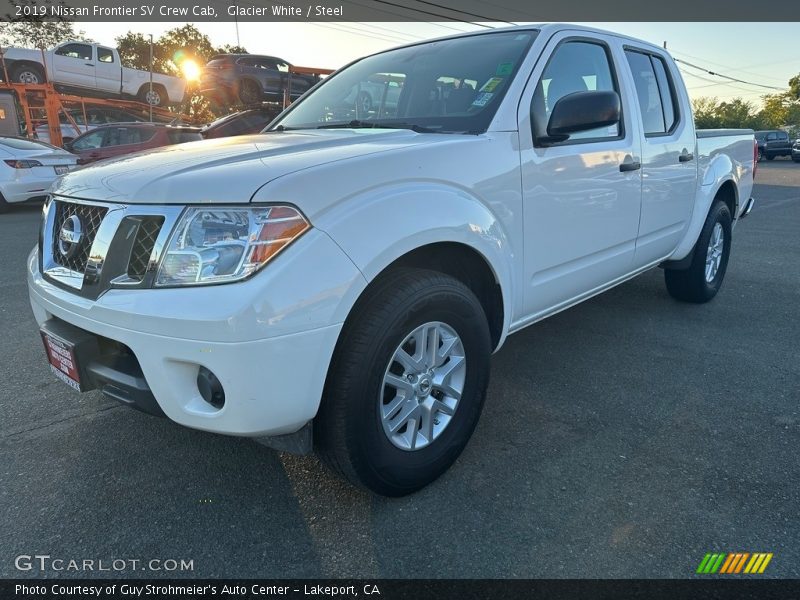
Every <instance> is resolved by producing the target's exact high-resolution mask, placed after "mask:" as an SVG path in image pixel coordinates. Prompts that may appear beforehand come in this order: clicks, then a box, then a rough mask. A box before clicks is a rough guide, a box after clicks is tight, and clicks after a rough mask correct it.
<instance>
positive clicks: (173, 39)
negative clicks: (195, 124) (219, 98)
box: [116, 24, 247, 122]
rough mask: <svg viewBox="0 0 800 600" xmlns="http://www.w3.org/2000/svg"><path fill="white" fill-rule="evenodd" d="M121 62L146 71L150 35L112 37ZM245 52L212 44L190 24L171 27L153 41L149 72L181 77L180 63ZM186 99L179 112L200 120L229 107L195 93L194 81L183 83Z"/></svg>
mask: <svg viewBox="0 0 800 600" xmlns="http://www.w3.org/2000/svg"><path fill="white" fill-rule="evenodd" d="M116 42H117V49H118V50H119V54H120V59H121V60H122V63H123V64H124V65H126V66H128V67H131V68H134V69H142V70H144V71H147V70H148V69H149V68H150V66H149V65H150V37H149V36H145V35H143V34H141V33H133V32H128V33H126V34H125V35H123V36H120V37H118V38H116ZM229 53H235V54H246V53H247V50H246V49H244V48H242V47H240V46H231V45H225V46H221V47H215V46H214V45H213V44H212V43H211V40H210V39H209V38H208V36H207V35H205V34H204V33H202V32H201V31H200V30H198V29H197V27H195V26H194V25H192V24H186V25H182V26H181V27H175V28H174V29H170V30H169V31H166V32H164V34H163V35H162V36H161V37H159V38H157V39H155V40H154V41H153V71H154V72H157V73H163V74H165V75H174V76H177V77H181V76H182V75H183V74H182V72H181V65H182V64H183V63H184V62H185V61H187V60H191V61H194V62H195V63H196V64H197V65H199V66H201V67H202V66H203V65H204V64H206V63H207V62H208V61H209V60H210V59H211V57H212V56H214V55H216V54H229ZM187 85H188V94H187V98H188V99H187V101H186V103H185V104H184V105H183V106H182V107H181V109H182V111H184V112H185V113H186V114H188V115H189V116H190V117H191V118H192V119H194V120H196V121H200V122H206V121H211V120H213V119H215V118H217V117H218V116H222V115H224V114H227V113H228V112H230V110H231V107H227V106H215V105H213V104H212V103H211V102H209V101H208V99H206V98H205V97H203V96H201V95H200V94H199V91H198V89H197V82H192V81H190V82H187Z"/></svg>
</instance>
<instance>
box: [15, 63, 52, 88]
mask: <svg viewBox="0 0 800 600" xmlns="http://www.w3.org/2000/svg"><path fill="white" fill-rule="evenodd" d="M11 80H12V81H13V82H14V83H25V84H38V83H44V82H45V79H44V71H43V70H42V68H41V67H37V66H36V65H19V66H17V67H14V70H13V71H12V73H11Z"/></svg>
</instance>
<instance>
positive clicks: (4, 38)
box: [0, 0, 84, 49]
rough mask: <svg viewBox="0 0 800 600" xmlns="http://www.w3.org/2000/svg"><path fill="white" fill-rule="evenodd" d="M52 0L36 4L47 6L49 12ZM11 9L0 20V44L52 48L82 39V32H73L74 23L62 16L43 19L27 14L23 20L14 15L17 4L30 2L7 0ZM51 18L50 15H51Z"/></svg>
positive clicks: (22, 4)
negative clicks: (62, 43) (1, 20)
mask: <svg viewBox="0 0 800 600" xmlns="http://www.w3.org/2000/svg"><path fill="white" fill-rule="evenodd" d="M52 4H53V2H52V0H44V1H43V2H40V3H39V4H37V5H36V6H38V7H47V10H48V12H49V10H50V6H51V5H52ZM9 5H10V7H11V11H10V12H9V13H6V14H5V15H4V16H3V22H0V45H3V46H22V47H24V48H42V49H46V48H52V47H53V46H55V45H56V44H60V43H61V42H67V41H70V40H75V39H83V36H84V32H83V31H80V32H77V33H76V32H75V26H74V24H73V23H72V22H71V21H69V20H67V19H64V18H56V19H54V20H46V21H45V20H44V18H43V17H38V16H28V17H25V18H24V20H23V18H22V17H17V16H16V10H17V6H29V5H30V3H27V2H20V1H19V0H9ZM51 18H52V17H51Z"/></svg>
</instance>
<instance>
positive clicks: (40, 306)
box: [28, 25, 756, 495]
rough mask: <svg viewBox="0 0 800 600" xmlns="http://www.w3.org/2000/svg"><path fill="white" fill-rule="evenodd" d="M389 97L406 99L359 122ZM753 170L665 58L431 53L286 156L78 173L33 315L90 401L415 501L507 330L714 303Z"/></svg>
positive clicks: (277, 139) (140, 162)
mask: <svg viewBox="0 0 800 600" xmlns="http://www.w3.org/2000/svg"><path fill="white" fill-rule="evenodd" d="M376 81H378V82H383V85H385V86H386V89H387V93H386V94H383V95H382V97H383V99H386V98H387V97H389V96H390V95H391V96H393V98H394V99H393V101H392V102H391V103H388V102H382V101H380V100H376V101H375V102H373V103H372V105H371V106H370V108H369V110H364V107H363V106H361V105H360V104H359V103H353V102H349V101H347V99H348V98H351V97H353V95H354V90H355V94H356V95H357V93H358V89H359V87H360V86H362V85H368V86H369V88H370V90H372V91H374V88H375V85H376V83H375V82H376ZM389 86H392V87H394V88H398V89H396V90H394V91H393V92H392V94H389V93H388V89H389ZM754 150H755V144H754V139H753V132H752V131H749V130H746V131H745V130H735V131H734V130H725V131H701V132H696V131H695V128H694V123H693V120H692V113H691V108H690V103H689V98H688V96H687V93H686V89H685V87H684V85H683V82H682V80H681V77H680V73H679V71H678V69H677V68H676V65H675V63H674V62H673V60H672V59H671V58H670V56H669V55H668V54H667V53H666V52H665V51H664V50H663V49H661V48H659V47H657V46H653V45H651V44H649V43H646V42H642V41H638V40H635V39H630V38H627V37H623V36H620V35H616V34H613V33H607V32H603V31H598V30H594V29H588V28H582V27H574V26H569V25H543V26H523V27H515V28H510V29H498V30H492V31H488V32H480V33H467V34H463V35H458V36H455V37H450V38H445V39H440V40H436V41H431V42H422V43H417V44H411V45H408V46H405V47H402V48H398V49H394V50H389V51H386V52H381V53H379V54H375V55H373V56H369V57H367V58H363V59H361V60H358V61H355V62H353V63H352V64H350V65H349V66H347V67H345V68H343V69H341V70H340V71H338V72H336V73H335V74H334V75H332V76H331V77H329V78H328V79H326V80H324V81H323V82H321V83H320V84H318V85H317V86H315V87H314V88H313V89H312V90H310V91H309V92H308V93H307V94H305V95H304V96H303V97H302V98H301V99H300V100H299V101H298V102H296V103H294V104H293V105H292V106H291V107H290V108H289V109H288V110H286V111H285V112H283V113H282V115H280V116H279V117H278V118H277V119H276V120H275V121H273V122H272V123H271V124H270V126H269V127H268V128H267V130H266V131H265V132H264V133H262V134H259V135H253V136H243V137H236V138H228V139H221V140H208V141H203V142H196V143H189V144H182V145H178V146H170V147H168V148H164V149H163V150H157V151H152V152H149V153H146V154H140V155H133V156H128V157H125V158H123V159H120V160H112V161H107V162H103V163H100V164H98V165H96V166H91V167H89V168H86V169H83V170H79V171H76V172H73V173H70V174H68V175H66V176H64V177H63V178H62V179H60V180H59V181H58V182H57V183H56V184H55V186H54V188H53V189H52V194H51V197H50V199H49V201H48V202H47V204H46V206H45V208H44V213H43V221H42V227H41V236H40V240H39V244H38V246H37V247H36V248H35V249H34V250H33V251H32V252H31V254H30V257H29V260H28V284H29V287H30V298H31V305H32V307H33V312H34V314H35V316H36V319H37V321H38V322H39V324H40V326H41V331H42V336H43V339H44V343H45V347H46V350H47V354H48V358H49V361H50V363H51V366H52V370H53V371H54V373H55V374H56V375H58V377H60V378H61V379H63V380H64V381H65V382H66V383H68V384H69V385H71V386H72V387H73V388H75V389H79V390H90V389H100V390H102V391H103V392H104V393H105V394H107V395H109V396H111V397H113V398H116V399H118V400H120V401H122V402H124V403H127V404H130V405H131V406H133V407H136V408H139V409H141V410H143V411H146V412H149V413H153V414H157V415H163V416H166V417H168V418H170V419H172V420H173V421H175V422H177V423H180V424H182V425H185V426H187V427H193V428H196V429H203V430H206V431H213V432H217V433H222V434H229V435H235V436H248V437H252V438H258V439H260V440H262V441H264V442H265V443H267V444H269V445H272V446H273V447H278V448H283V449H291V450H294V451H308V450H310V449H311V448H312V447H314V448H315V449H316V450H317V451H318V452H319V454H320V455H321V456H322V457H323V459H324V460H325V461H326V462H327V463H328V464H329V465H330V466H331V467H332V468H333V469H335V470H336V471H338V472H339V473H340V474H342V475H344V476H345V477H347V478H348V479H350V480H351V481H353V482H354V483H356V484H359V485H362V486H364V487H366V488H368V489H370V490H373V491H374V492H377V493H379V494H385V495H401V494H406V493H409V492H412V491H414V490H416V489H419V488H420V487H422V486H424V485H426V484H427V483H430V482H431V481H433V480H434V479H435V478H436V477H437V476H439V475H440V474H441V473H442V472H444V471H445V470H446V469H447V468H448V467H449V466H450V465H451V464H452V463H453V461H454V460H455V459H456V457H458V455H459V453H460V452H461V450H462V449H463V448H464V446H465V445H466V443H467V441H468V439H469V437H470V434H471V433H472V431H473V429H474V427H475V424H476V423H477V421H478V417H479V415H480V413H481V407H482V405H483V401H484V396H485V394H486V386H487V382H488V379H489V357H490V355H491V353H492V352H493V351H496V350H497V349H498V348H500V346H501V345H502V344H503V341H504V339H505V338H506V336H507V335H508V334H510V333H514V332H516V331H519V330H520V329H522V328H524V327H526V326H528V325H531V324H532V323H535V322H536V321H538V320H540V319H543V318H545V317H547V316H549V315H552V314H554V313H556V312H558V311H560V310H563V309H565V308H568V307H570V306H572V305H574V304H576V303H578V302H580V301H582V300H585V299H587V298H590V297H591V296H593V295H595V294H598V293H600V292H602V291H604V290H607V289H609V288H610V287H612V286H615V285H617V284H619V283H621V282H623V281H625V280H627V279H630V278H631V277H633V276H635V275H637V274H639V273H642V272H643V271H645V270H647V269H651V268H653V267H657V266H661V267H663V268H664V274H665V278H666V285H667V289H668V290H669V293H670V294H671V295H672V296H674V297H675V298H677V299H679V300H684V301H689V302H706V301H708V300H711V299H712V298H713V297H714V295H715V294H716V293H717V292H718V290H719V288H720V285H721V284H722V280H723V277H724V276H725V270H726V267H727V264H728V257H729V254H730V250H731V242H732V230H733V226H734V225H735V223H736V222H737V221H738V220H739V219H741V218H742V217H744V216H745V215H746V214H747V213H748V212H749V211H750V209H751V207H752V205H753V200H752V198H751V190H752V187H753V178H754V174H755V168H756V165H755V163H754Z"/></svg>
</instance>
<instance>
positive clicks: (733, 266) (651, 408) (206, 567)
mask: <svg viewBox="0 0 800 600" xmlns="http://www.w3.org/2000/svg"><path fill="white" fill-rule="evenodd" d="M754 195H755V197H756V198H757V204H756V207H755V209H754V210H753V213H752V214H751V216H750V217H748V218H747V219H746V220H744V221H743V222H741V223H740V224H739V225H738V226H737V228H736V230H735V231H734V245H733V250H732V253H731V258H730V264H729V268H728V274H727V277H726V280H725V283H724V285H723V288H722V290H721V292H720V293H719V295H718V296H717V298H716V299H715V300H714V301H713V302H711V303H709V304H706V305H702V306H697V305H688V304H681V303H678V302H676V301H674V300H672V299H671V298H670V297H669V296H668V295H667V292H666V290H665V288H664V284H663V275H662V272H661V271H660V270H658V269H656V270H654V271H651V272H649V273H646V274H644V275H642V276H640V277H638V278H636V279H634V280H633V281H630V282H628V283H626V284H623V285H621V286H619V287H617V288H615V289H613V290H611V291H609V292H607V293H605V294H603V295H601V296H599V297H597V298H594V299H592V300H590V301H587V302H585V303H583V304H581V305H579V306H577V307H575V308H572V309H570V310H568V311H565V312H563V313H560V314H558V315H556V316H554V317H552V318H550V319H548V320H546V321H543V322H541V323H539V324H536V325H534V326H532V327H530V328H528V329H526V330H524V331H522V332H520V333H518V334H516V335H514V336H512V337H510V338H509V339H508V341H507V343H506V345H505V346H504V348H503V349H502V350H501V351H500V352H499V353H498V354H496V355H495V356H494V358H493V360H492V375H491V384H490V387H489V394H488V398H487V401H486V408H485V410H484V413H483V416H482V419H481V422H480V424H479V425H478V428H477V430H476V432H475V434H474V436H473V438H472V441H471V442H470V444H469V445H468V447H467V449H466V450H465V451H464V453H463V454H462V456H461V458H460V459H459V460H458V462H457V463H456V465H455V466H454V467H453V468H452V469H451V470H450V471H449V472H448V473H447V474H445V475H444V476H443V477H442V478H441V479H440V480H438V481H437V482H436V483H434V484H433V485H431V486H429V487H428V488H426V489H424V490H423V491H421V492H419V493H417V494H414V495H412V496H409V497H406V498H401V499H384V498H378V497H372V496H370V495H368V494H366V493H362V492H360V491H356V490H354V489H352V488H351V487H349V486H348V485H347V484H345V483H342V482H340V481H339V480H337V479H336V478H334V477H332V476H331V475H329V474H328V473H327V472H326V471H325V469H324V468H323V467H322V466H321V465H320V464H319V462H318V461H317V460H316V459H315V458H314V457H297V456H291V455H284V454H279V453H277V452H273V451H271V450H268V449H266V448H264V447H262V446H260V445H258V444H256V443H254V442H251V441H249V440H244V439H234V438H227V437H223V436H217V435H212V434H208V433H203V432H198V431H192V430H188V429H184V428H182V427H179V426H178V425H175V424H173V423H171V422H170V421H168V420H165V419H157V418H154V417H149V416H147V415H144V414H140V413H138V412H136V411H133V410H130V409H128V408H126V407H123V406H120V405H118V404H117V403H115V402H114V401H111V400H108V399H105V398H104V397H103V396H101V395H100V394H99V393H98V392H89V393H86V394H78V393H76V392H73V391H72V390H70V389H69V388H67V387H66V386H65V385H64V384H63V383H61V382H60V381H58V380H56V379H55V378H54V377H53V376H52V375H51V374H50V373H49V370H48V366H47V363H46V360H45V356H44V350H43V348H42V342H41V339H40V338H39V333H38V330H37V327H36V324H35V322H34V319H33V316H32V314H31V311H30V307H29V305H28V297H27V290H26V283H25V257H26V255H27V253H28V251H29V250H30V248H31V247H32V246H33V245H34V243H35V240H36V235H37V227H38V223H39V214H40V211H39V210H38V209H37V208H36V207H23V208H17V209H15V210H13V211H12V212H11V213H10V214H6V215H0V273H2V277H0V523H1V524H2V525H0V577H28V576H41V575H47V576H51V577H52V576H63V577H86V576H90V577H92V576H99V577H108V576H122V577H128V576H148V577H151V576H161V575H169V576H172V577H203V578H207V577H222V576H224V577H237V578H238V577H265V578H272V577H281V578H289V577H314V578H317V577H481V578H484V577H492V578H494V577H496V578H505V577H548V578H550V577H592V578H595V577H601V578H607V577H647V578H651V577H653V578H658V577H690V576H692V575H693V574H694V571H695V569H696V568H697V566H698V564H699V563H700V561H701V560H702V558H703V556H704V555H705V554H706V553H707V552H772V553H774V557H773V559H772V562H771V563H770V564H769V567H768V569H767V571H766V573H765V576H773V577H800V519H798V514H800V360H799V359H800V319H799V318H798V308H800V233H799V232H800V164H794V163H792V162H789V161H786V160H776V161H774V162H770V163H762V164H761V165H760V167H759V173H758V178H757V185H756V188H755V192H754ZM36 554H39V555H49V556H50V557H51V559H47V560H48V561H49V560H52V559H61V560H64V561H65V562H64V563H56V564H57V565H60V566H61V567H62V568H65V567H68V566H69V562H68V561H69V560H75V561H79V562H82V561H84V560H94V561H96V562H95V563H93V564H94V570H92V571H82V570H77V571H76V570H62V571H54V570H52V568H47V569H46V570H45V571H40V570H39V569H38V566H37V565H34V567H35V568H33V569H31V570H29V571H20V570H18V569H17V567H16V566H15V563H16V562H18V561H17V559H16V557H18V556H20V555H36ZM115 559H116V560H120V559H121V560H125V561H142V562H139V563H132V562H128V563H127V564H128V565H129V566H130V565H132V564H136V565H137V566H136V567H135V568H129V566H128V567H126V568H125V569H124V570H121V571H114V570H113V569H112V570H111V571H100V570H98V568H99V567H100V566H101V565H104V566H106V567H109V568H110V567H111V565H112V562H111V561H113V560H115ZM150 560H158V561H161V562H159V563H153V565H152V566H153V567H154V568H159V565H161V567H160V568H161V570H160V571H155V572H154V571H150V570H147V569H148V568H149V566H150V563H149V561H150ZM170 560H175V561H177V564H180V561H181V560H183V561H187V562H188V561H191V570H189V567H188V566H187V567H186V570H183V571H181V570H180V569H179V570H177V571H167V570H166V569H167V568H171V567H173V566H175V565H173V563H171V562H169V561H170ZM100 561H102V563H101V562H100ZM120 564H121V563H119V562H117V563H116V565H117V566H119V565H120ZM22 566H23V567H24V566H25V561H24V559H23V562H22ZM50 566H52V565H50ZM142 569H145V570H142Z"/></svg>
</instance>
